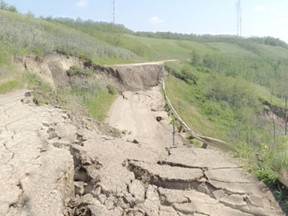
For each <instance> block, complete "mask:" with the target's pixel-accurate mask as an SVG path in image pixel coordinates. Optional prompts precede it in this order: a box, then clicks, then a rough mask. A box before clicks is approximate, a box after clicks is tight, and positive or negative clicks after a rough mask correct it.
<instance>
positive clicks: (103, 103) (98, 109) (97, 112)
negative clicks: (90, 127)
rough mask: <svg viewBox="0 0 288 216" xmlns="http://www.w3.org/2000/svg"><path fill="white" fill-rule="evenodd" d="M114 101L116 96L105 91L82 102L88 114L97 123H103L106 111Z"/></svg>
mask: <svg viewBox="0 0 288 216" xmlns="http://www.w3.org/2000/svg"><path fill="white" fill-rule="evenodd" d="M115 99H116V95H113V94H109V93H108V92H106V91H103V90H101V91H99V92H97V93H96V94H95V95H94V96H92V97H91V98H90V99H89V100H87V101H84V104H85V107H86V108H87V110H88V112H89V113H90V114H91V115H92V116H93V117H94V118H95V119H96V120H98V121H100V122H103V121H104V120H105V119H106V118H107V113H108V110H109V109H110V107H111V105H112V103H113V102H114V100H115Z"/></svg>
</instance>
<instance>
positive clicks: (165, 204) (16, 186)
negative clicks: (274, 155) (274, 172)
mask: <svg viewBox="0 0 288 216" xmlns="http://www.w3.org/2000/svg"><path fill="white" fill-rule="evenodd" d="M25 92H26V91H25V90H23V91H17V92H13V93H10V94H7V95H2V96H0V119H1V121H0V188H1V193H0V215H3V216H12V215H13V216H18V215H19V216H34V215H35V216H36V215H37V216H50V215H55V216H58V215H59V216H60V215H65V216H68V215H79V216H86V215H97V216H98V215H103V216H106V215H107V216H147V215H148V216H174V215H176V216H177V215H178V216H179V215H180V216H184V215H185V216H186V215H190V216H203V215H204V216H219V215H221V216H232V215H233V216H234V215H236V216H238V215H239V216H251V215H259V216H260V215H263V216H264V215H267V216H270V215H273V216H281V215H284V213H282V211H281V209H280V208H279V206H278V204H277V202H276V201H275V199H274V198H273V196H272V194H271V192H270V191H269V190H268V189H267V188H266V187H265V185H263V184H262V183H260V182H258V180H257V179H255V178H253V177H251V176H246V175H244V172H243V170H242V168H241V167H240V166H239V165H237V163H235V161H233V160H232V159H231V158H229V157H228V156H227V155H224V154H223V153H221V152H217V151H214V150H210V149H198V148H193V147H191V146H186V145H185V141H184V140H183V139H182V138H181V137H180V136H177V137H176V140H177V147H174V148H171V145H172V127H171V125H170V120H169V118H168V116H167V113H166V112H165V111H164V101H163V99H162V95H161V92H160V89H159V87H155V88H153V89H151V90H147V91H138V92H124V93H123V94H124V96H125V97H123V96H120V97H119V98H118V99H117V100H116V102H115V103H114V105H113V107H112V108H111V111H110V116H109V118H108V120H107V121H108V123H109V124H110V125H112V126H114V127H116V128H118V129H119V130H121V131H122V132H123V133H122V135H123V137H122V138H114V137H109V136H106V135H103V134H99V133H97V132H96V131H95V130H93V129H91V128H90V129H88V127H87V126H86V125H85V124H84V123H83V124H79V122H76V121H74V120H72V119H71V118H70V117H69V115H68V114H67V113H66V112H64V111H62V110H60V109H57V108H54V107H50V106H35V105H33V103H30V104H26V103H23V102H21V99H23V98H24V99H25V97H24V93H25ZM159 116H161V120H160V121H157V117H159Z"/></svg>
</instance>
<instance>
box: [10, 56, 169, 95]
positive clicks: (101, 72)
mask: <svg viewBox="0 0 288 216" xmlns="http://www.w3.org/2000/svg"><path fill="white" fill-rule="evenodd" d="M15 65H16V66H17V68H18V69H20V70H21V71H27V72H30V73H34V74H37V75H39V76H40V77H41V78H43V79H44V80H45V81H46V82H48V83H49V84H50V85H51V86H52V87H53V88H55V89H57V88H63V87H67V86H69V85H71V84H73V83H77V82H78V81H79V80H81V79H83V77H87V76H89V77H90V79H95V80H100V81H101V82H102V83H104V84H112V85H114V86H115V87H116V88H117V89H118V91H119V92H124V91H136V90H145V89H148V88H150V87H153V86H156V85H158V84H159V83H160V81H161V79H162V78H163V77H164V76H165V75H167V71H165V69H164V66H163V62H156V63H155V62H151V63H146V64H143V65H142V64H130V65H116V66H106V67H104V66H100V65H96V64H92V63H91V62H88V61H85V60H82V59H80V58H77V57H73V56H67V55H63V54H53V55H49V56H46V57H45V58H39V57H37V56H25V57H19V58H17V59H16V61H15ZM71 67H74V68H77V69H78V70H79V71H81V70H83V71H85V70H89V71H90V72H92V73H89V74H85V72H80V73H77V74H75V75H73V76H71V75H70V76H69V74H68V73H67V71H68V70H69V69H70V68H71Z"/></svg>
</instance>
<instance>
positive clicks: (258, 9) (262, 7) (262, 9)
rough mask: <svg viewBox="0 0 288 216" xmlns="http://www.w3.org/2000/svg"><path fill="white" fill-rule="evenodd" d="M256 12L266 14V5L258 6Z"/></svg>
mask: <svg viewBox="0 0 288 216" xmlns="http://www.w3.org/2000/svg"><path fill="white" fill-rule="evenodd" d="M255 10H256V12H258V13H265V12H267V8H266V6H264V5H257V6H256V9H255Z"/></svg>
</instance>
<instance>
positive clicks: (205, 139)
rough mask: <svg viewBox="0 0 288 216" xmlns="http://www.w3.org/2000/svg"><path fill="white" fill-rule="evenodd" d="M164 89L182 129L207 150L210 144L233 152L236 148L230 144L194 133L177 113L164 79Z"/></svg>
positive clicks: (168, 102)
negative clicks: (201, 143)
mask: <svg viewBox="0 0 288 216" xmlns="http://www.w3.org/2000/svg"><path fill="white" fill-rule="evenodd" d="M162 89H163V93H164V98H165V101H166V104H167V105H168V107H169V109H170V110H171V112H172V113H173V115H174V116H175V118H176V119H177V121H178V122H179V123H180V124H181V125H182V127H184V128H185V130H186V132H187V133H189V134H190V135H191V136H192V137H194V138H195V139H197V140H199V141H201V142H203V146H202V147H203V148H207V146H208V145H209V144H211V145H213V146H218V147H220V148H221V147H222V148H224V149H225V150H233V149H234V148H233V147H232V146H230V145H229V144H228V143H226V142H224V141H222V140H219V139H215V138H213V137H208V136H202V135H200V134H198V133H196V132H195V131H193V130H192V129H191V128H190V127H189V126H188V125H187V124H186V123H185V122H184V121H183V119H182V118H181V117H180V115H179V114H178V113H177V111H176V110H175V109H174V107H173V105H172V103H171V101H170V99H169V97H168V95H167V92H166V84H165V80H164V79H162Z"/></svg>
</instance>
